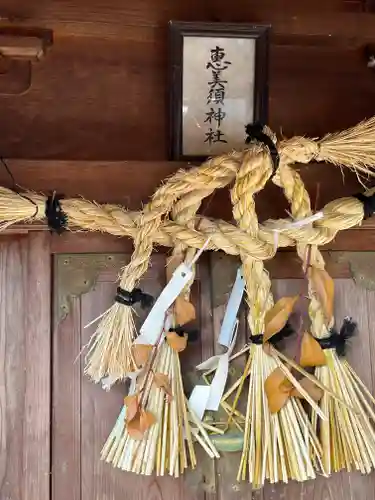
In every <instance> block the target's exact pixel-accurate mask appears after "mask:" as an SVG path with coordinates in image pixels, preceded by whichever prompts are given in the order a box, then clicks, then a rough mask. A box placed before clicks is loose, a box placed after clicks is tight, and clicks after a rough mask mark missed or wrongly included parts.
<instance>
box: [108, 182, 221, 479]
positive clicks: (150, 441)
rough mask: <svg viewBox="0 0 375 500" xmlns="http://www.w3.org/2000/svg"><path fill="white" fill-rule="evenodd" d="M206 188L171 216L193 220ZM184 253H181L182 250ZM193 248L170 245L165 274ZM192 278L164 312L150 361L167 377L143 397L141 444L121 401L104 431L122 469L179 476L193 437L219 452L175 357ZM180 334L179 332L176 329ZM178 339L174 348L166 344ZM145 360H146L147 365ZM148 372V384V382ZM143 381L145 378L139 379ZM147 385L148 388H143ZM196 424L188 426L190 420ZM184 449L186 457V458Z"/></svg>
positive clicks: (192, 460) (187, 316) (189, 310)
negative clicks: (149, 418) (162, 334)
mask: <svg viewBox="0 0 375 500" xmlns="http://www.w3.org/2000/svg"><path fill="white" fill-rule="evenodd" d="M210 193H211V189H210V188H202V189H201V190H196V191H195V192H192V193H188V194H187V195H185V196H184V197H183V198H182V199H181V200H180V201H179V202H177V203H176V205H175V206H174V208H173V212H172V215H173V218H174V219H175V220H177V221H178V222H181V223H184V222H185V223H187V224H188V225H189V224H190V225H192V224H194V222H193V219H194V216H195V213H196V211H197V210H198V208H199V207H200V205H201V202H202V200H203V199H204V198H205V197H206V196H208V195H209V194H210ZM185 253H186V255H185V256H184V254H185ZM194 254H195V250H194V249H190V251H189V250H188V251H187V252H185V247H184V245H182V244H179V245H177V246H176V247H175V248H174V251H173V254H172V256H171V258H170V259H169V262H168V265H167V279H168V281H169V280H170V278H171V277H172V274H173V272H174V270H175V269H176V268H177V267H178V265H180V264H181V263H182V262H183V261H184V260H185V261H186V263H187V264H191V261H192V260H193V257H194ZM193 281H194V276H193V277H192V278H191V280H190V282H189V283H188V285H187V286H186V287H185V288H184V290H183V291H182V292H181V294H180V296H179V297H178V298H177V300H176V304H175V305H174V306H173V307H172V311H171V312H170V313H169V315H168V326H167V327H168V328H169V327H170V328H169V330H170V331H172V333H167V332H166V336H167V339H168V341H163V343H162V346H161V348H160V352H159V354H158V356H157V358H156V360H155V366H152V372H153V373H154V374H158V376H159V375H160V374H164V375H165V376H166V377H167V382H166V383H165V385H164V386H163V387H160V388H152V390H151V391H150V395H149V397H148V402H147V406H146V411H150V412H151V413H152V415H153V416H155V417H156V423H155V424H154V425H153V426H152V427H151V429H150V430H149V431H148V432H147V433H146V434H145V435H144V436H143V438H142V441H141V444H139V442H138V443H135V440H134V439H132V438H131V437H130V436H129V433H128V431H127V427H126V421H125V418H126V408H125V406H124V408H123V410H122V412H121V414H120V416H119V419H118V421H117V423H116V425H115V427H114V429H113V431H112V433H111V435H110V436H109V438H108V440H107V443H106V444H105V446H104V448H103V451H102V459H104V460H106V461H107V462H112V463H113V465H115V466H117V467H120V468H123V469H124V470H128V471H132V472H136V473H138V474H145V475H149V474H151V473H153V472H155V473H156V474H157V475H160V476H163V475H165V474H169V475H172V476H174V477H179V475H181V474H182V473H183V471H184V470H185V469H186V468H187V467H188V465H189V464H190V466H191V467H192V468H195V466H196V463H197V461H196V456H195V451H194V445H193V438H194V440H196V441H198V442H199V443H200V444H201V445H202V447H203V448H204V449H205V451H206V452H207V453H208V455H209V456H210V457H211V458H215V457H216V458H218V457H219V454H218V452H217V450H216V448H215V446H214V445H213V444H212V441H211V440H210V439H209V437H208V434H207V431H206V430H205V428H204V426H203V424H202V423H201V422H200V421H199V420H198V419H197V417H196V416H195V415H194V414H193V413H192V410H190V408H188V406H187V401H186V398H185V394H184V388H183V382H182V375H181V366H180V359H179V346H180V344H182V346H183V343H184V341H185V344H186V342H187V339H186V338H181V339H178V338H177V339H176V338H175V337H173V336H176V335H177V334H176V333H174V331H173V329H174V328H175V329H181V327H183V325H184V324H185V323H187V322H190V321H191V320H193V319H195V309H194V306H193V305H192V304H191V303H190V300H189V295H190V287H191V284H192V283H193ZM180 335H181V334H180ZM170 338H171V339H172V340H171V341H170V344H171V345H172V343H173V342H177V344H178V345H177V349H176V346H175V348H173V347H171V345H169V344H168V342H169V339H170ZM146 366H147V365H146ZM154 377H156V375H154ZM152 380H153V379H152V377H151V378H150V381H149V382H148V383H149V384H152ZM142 384H143V385H145V382H144V381H143V382H142ZM166 389H167V392H168V396H169V397H164V396H165V394H164V395H163V391H165V390H166ZM145 390H146V392H147V390H150V389H148V388H145ZM191 421H192V422H194V424H195V426H194V427H193V429H192V428H191V424H190V422H191ZM188 455H189V461H188Z"/></svg>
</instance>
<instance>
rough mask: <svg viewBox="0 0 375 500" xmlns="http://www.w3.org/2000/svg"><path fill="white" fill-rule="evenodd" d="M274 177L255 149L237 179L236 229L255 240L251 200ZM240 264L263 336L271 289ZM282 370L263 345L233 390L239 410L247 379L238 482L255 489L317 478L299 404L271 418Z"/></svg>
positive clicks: (260, 270)
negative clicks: (273, 386)
mask: <svg viewBox="0 0 375 500" xmlns="http://www.w3.org/2000/svg"><path fill="white" fill-rule="evenodd" d="M271 174H272V164H271V161H270V157H269V154H268V153H267V151H266V150H265V149H264V148H261V147H259V146H257V145H252V146H251V149H250V151H249V152H248V153H247V154H246V156H245V157H244V161H243V163H242V165H241V167H240V170H239V173H238V175H237V179H236V182H235V185H234V188H233V190H232V203H233V215H234V218H235V220H236V221H237V223H238V225H239V226H240V227H241V228H242V229H243V230H246V231H248V232H249V233H250V234H251V235H252V236H254V237H256V236H257V232H258V221H257V216H256V212H255V204H254V199H253V196H254V194H255V193H257V192H259V191H260V190H261V189H263V187H264V185H265V183H266V182H267V180H268V178H269V177H270V176H271ZM241 260H242V265H243V272H244V278H245V282H246V291H247V300H248V304H249V310H250V312H249V315H248V321H249V326H250V329H251V332H252V335H261V334H263V332H264V326H265V314H266V312H267V311H268V310H270V308H271V307H272V305H273V300H272V295H271V290H270V287H271V283H270V280H269V277H268V274H267V273H266V271H265V270H264V267H263V263H262V262H261V261H256V260H254V259H252V258H251V257H249V256H248V255H246V254H242V255H241ZM278 367H279V368H281V369H284V367H283V366H282V365H281V364H280V363H279V362H278V361H277V359H276V358H275V357H273V356H270V355H268V354H267V353H266V352H265V350H264V349H263V346H262V345H254V344H252V345H251V347H250V350H249V358H248V360H247V363H246V366H245V370H244V374H243V376H242V377H241V379H240V380H239V381H238V382H237V383H235V384H234V387H237V391H236V398H235V402H234V405H235V404H236V401H237V400H238V398H239V395H240V393H241V392H242V389H243V386H244V382H245V380H246V378H248V379H249V389H248V396H247V408H246V421H245V434H244V446H243V452H242V457H241V462H240V467H239V471H238V476H237V479H238V480H245V479H248V480H249V481H250V482H251V483H252V484H253V486H254V487H255V488H259V487H262V486H263V485H264V483H265V480H266V479H269V480H270V482H271V483H275V482H278V481H284V482H288V480H289V479H295V480H297V481H305V480H307V479H310V478H314V477H315V472H314V469H313V464H312V461H311V459H310V456H309V449H310V446H314V447H315V449H316V450H317V453H318V454H319V452H320V450H319V444H318V443H317V438H316V436H315V434H314V432H313V431H312V428H311V425H309V423H308V418H307V416H306V414H305V412H304V411H303V409H302V406H301V404H300V402H299V401H296V400H295V399H289V401H287V402H286V404H285V406H284V407H283V408H281V410H280V411H278V412H277V413H274V414H271V413H270V410H269V407H268V400H267V395H266V392H265V383H266V380H267V378H268V377H269V375H271V373H273V372H274V370H275V369H276V368H278ZM286 372H288V370H286ZM231 392H234V391H233V388H231V389H229V391H228V392H227V394H228V393H231ZM224 398H225V399H226V395H225V396H224Z"/></svg>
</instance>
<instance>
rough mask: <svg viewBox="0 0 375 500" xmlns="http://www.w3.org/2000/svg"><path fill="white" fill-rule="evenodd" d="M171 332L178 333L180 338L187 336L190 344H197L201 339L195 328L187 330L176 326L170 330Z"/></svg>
mask: <svg viewBox="0 0 375 500" xmlns="http://www.w3.org/2000/svg"><path fill="white" fill-rule="evenodd" d="M169 331H170V332H176V333H177V335H178V336H179V337H184V336H185V335H187V337H188V342H196V341H197V340H198V338H199V332H198V330H197V329H194V328H185V327H184V326H175V327H171V328H170V329H169Z"/></svg>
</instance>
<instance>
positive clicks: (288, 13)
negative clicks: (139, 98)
mask: <svg viewBox="0 0 375 500" xmlns="http://www.w3.org/2000/svg"><path fill="white" fill-rule="evenodd" d="M345 3H347V2H343V1H341V0H330V1H327V2H323V1H319V2H314V1H311V0H309V1H305V2H298V1H296V0H293V1H290V2H283V4H282V7H283V8H282V9H281V8H280V4H279V3H277V2H275V0H267V1H260V0H256V1H252V2H250V3H249V2H246V0H239V1H238V2H236V4H235V5H234V6H230V5H229V4H228V3H226V2H224V1H223V0H217V1H215V2H214V1H213V0H208V1H207V2H205V3H204V4H202V3H201V2H199V1H197V0H194V1H193V3H192V4H191V5H190V4H188V3H187V2H179V3H178V4H176V2H173V1H172V0H167V1H166V2H164V3H163V5H162V6H161V5H160V4H158V3H157V2H154V1H152V0H142V1H140V2H136V3H134V4H123V3H122V2H120V1H119V0H110V1H107V2H105V3H102V2H100V0H95V1H93V2H88V1H87V0H80V1H79V2H73V1H64V2H62V1H61V0H53V1H50V2H48V3H45V2H39V3H37V4H35V3H34V4H30V3H28V2H26V1H25V0H16V1H14V0H4V1H3V4H4V5H3V6H2V17H3V19H5V18H6V17H10V18H12V19H13V20H16V21H17V22H18V23H19V24H21V25H23V26H25V25H26V26H27V25H30V26H40V27H45V28H49V29H53V30H55V32H56V33H57V34H58V35H65V36H66V35H77V34H84V35H86V36H87V35H91V36H95V35H96V36H107V37H108V36H114V35H116V36H121V35H122V36H124V31H126V30H124V29H122V28H125V27H127V28H129V27H131V26H133V27H134V26H142V27H144V26H147V27H154V26H160V25H163V24H166V23H167V22H168V21H169V20H170V19H179V20H184V21H188V20H191V21H211V20H213V19H214V20H218V21H223V22H224V21H227V22H229V21H233V22H263V23H271V24H273V25H274V27H275V30H276V32H283V33H285V32H288V33H291V32H301V31H302V30H303V31H304V33H310V34H317V33H324V34H327V35H329V34H331V35H333V34H335V33H340V35H341V36H347V37H353V36H356V35H357V36H358V34H360V33H361V32H360V26H359V23H361V24H362V26H364V30H365V32H366V33H368V32H369V33H370V36H373V35H372V34H371V31H370V30H369V26H370V24H371V21H372V20H371V17H370V16H368V15H367V16H366V14H361V13H360V14H356V15H353V14H352V13H348V12H345V11H347V10H348V8H347V7H345V5H344V4H345ZM318 12H324V16H323V19H322V18H321V17H319V14H318ZM241 14H242V16H241ZM82 20H84V22H82ZM342 26H345V27H347V32H346V33H345V34H344V33H343V32H342V30H340V27H342ZM372 26H373V25H372Z"/></svg>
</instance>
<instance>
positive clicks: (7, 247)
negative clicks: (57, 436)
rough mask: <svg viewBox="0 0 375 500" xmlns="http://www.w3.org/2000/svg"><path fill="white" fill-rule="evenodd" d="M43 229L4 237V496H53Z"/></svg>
mask: <svg viewBox="0 0 375 500" xmlns="http://www.w3.org/2000/svg"><path fill="white" fill-rule="evenodd" d="M49 256H50V253H49V246H48V239H46V238H45V236H44V235H43V234H35V235H33V236H31V237H23V238H17V239H15V240H13V241H12V240H8V241H4V242H1V243H0V298H1V300H0V308H1V311H0V357H1V363H0V366H1V368H0V370H1V381H2V382H1V385H0V406H1V414H2V418H1V419H0V426H1V428H0V429H1V430H0V432H1V436H2V438H1V447H0V496H1V498H4V499H5V498H9V499H10V498H22V499H25V500H26V499H27V500H40V499H46V500H47V499H49V483H50V475H49V472H50V295H51V289H50V261H49Z"/></svg>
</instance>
